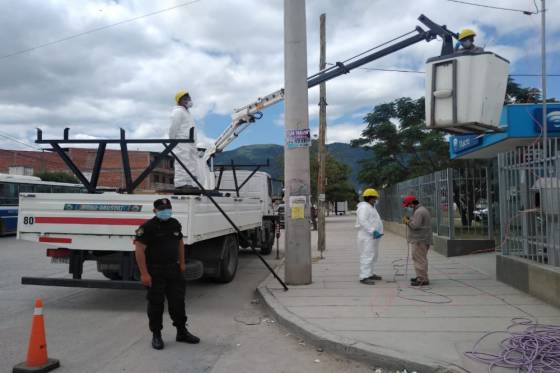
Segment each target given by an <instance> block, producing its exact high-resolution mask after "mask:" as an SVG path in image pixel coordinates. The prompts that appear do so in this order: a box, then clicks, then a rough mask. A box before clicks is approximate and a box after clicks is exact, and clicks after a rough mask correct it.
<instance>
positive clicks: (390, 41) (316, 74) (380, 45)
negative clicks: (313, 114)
mask: <svg viewBox="0 0 560 373" xmlns="http://www.w3.org/2000/svg"><path fill="white" fill-rule="evenodd" d="M415 32H416V30H412V31H408V32H405V33H404V34H402V35H400V36H397V37H395V38H393V39H391V40H388V41H386V42H383V43H381V44H378V45H376V46H374V47H371V48H370V49H368V50H366V51H363V52H361V53H358V54H356V55H355V56H352V57H350V58H347V59H345V60H344V61H342V62H341V63H342V64H344V63H346V62H348V61H351V60H353V59H356V58H358V57H360V56H363V55H364V54H366V53H369V52H371V51H374V50H376V49H379V48H381V47H383V46H385V45H387V44H389V43H392V42H394V41H397V40H399V39H402V38H404V37H405V36H408V35H410V34H413V33H415ZM327 65H332V66H331V67H329V68H327V69H323V70H321V71H318V72H317V73H315V74H313V75H311V76H310V77H308V78H307V79H308V80H309V79H312V78H314V77H316V76H318V75H322V74H324V73H326V72H329V71H331V70H333V69H335V68H336V67H337V65H336V64H332V63H327Z"/></svg>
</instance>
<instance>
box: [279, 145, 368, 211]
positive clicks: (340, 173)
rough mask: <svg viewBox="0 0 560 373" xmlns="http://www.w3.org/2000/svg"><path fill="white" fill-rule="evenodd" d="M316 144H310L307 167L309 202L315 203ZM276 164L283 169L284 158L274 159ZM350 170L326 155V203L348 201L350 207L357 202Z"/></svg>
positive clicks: (281, 156) (317, 164)
mask: <svg viewBox="0 0 560 373" xmlns="http://www.w3.org/2000/svg"><path fill="white" fill-rule="evenodd" d="M317 145H318V143H317V141H316V140H313V141H312V142H311V149H310V152H309V165H310V177H311V180H310V181H311V201H312V202H313V203H316V202H317V200H318V196H317V179H318V174H319V160H318V156H317V154H318V153H317V149H318V146H317ZM276 162H277V163H278V164H279V165H280V167H281V169H282V170H283V169H284V156H283V155H280V156H278V157H277V158H276ZM350 173H351V169H350V167H348V166H347V165H345V164H344V163H341V162H339V161H338V160H337V159H336V158H334V157H333V156H332V155H330V154H328V153H327V159H326V181H327V185H326V187H325V200H326V201H327V202H336V201H348V202H349V204H350V207H352V206H353V204H355V203H356V202H357V200H358V196H357V194H356V190H355V189H354V186H353V185H352V183H351V182H350V181H349V179H350Z"/></svg>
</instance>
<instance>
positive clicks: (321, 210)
mask: <svg viewBox="0 0 560 373" xmlns="http://www.w3.org/2000/svg"><path fill="white" fill-rule="evenodd" d="M325 23H326V15H325V14H324V13H323V14H321V18H320V30H319V37H320V56H319V71H322V70H324V69H325V67H326V66H327V61H326V59H327V57H326V54H327V46H326V40H325ZM326 136H327V87H326V83H325V82H323V83H321V84H320V85H319V149H318V150H319V172H318V180H317V204H318V211H317V215H318V219H319V221H318V223H319V224H318V226H317V249H318V250H319V252H320V253H321V259H323V252H324V251H325V241H326V237H325V177H326V162H327V159H326V158H327V149H326V146H325V142H326Z"/></svg>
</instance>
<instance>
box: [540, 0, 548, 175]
mask: <svg viewBox="0 0 560 373" xmlns="http://www.w3.org/2000/svg"><path fill="white" fill-rule="evenodd" d="M545 12H546V8H545V0H541V63H542V68H541V74H542V75H541V85H542V117H543V119H542V120H543V123H542V126H543V141H544V159H545V170H544V171H545V175H544V177H547V175H546V171H547V169H546V159H548V154H547V150H548V128H547V123H546V122H547V120H546V13H545Z"/></svg>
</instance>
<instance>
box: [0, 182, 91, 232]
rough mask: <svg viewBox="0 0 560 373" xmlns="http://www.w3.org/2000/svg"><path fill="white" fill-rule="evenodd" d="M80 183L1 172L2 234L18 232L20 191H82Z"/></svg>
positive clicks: (0, 215)
mask: <svg viewBox="0 0 560 373" xmlns="http://www.w3.org/2000/svg"><path fill="white" fill-rule="evenodd" d="M83 191H84V188H83V187H82V186H81V185H79V184H68V183H56V182H50V181H41V179H40V178H38V177H36V176H22V175H9V174H0V236H5V235H9V234H16V232H17V219H18V205H19V193H36V192H37V193H80V192H83Z"/></svg>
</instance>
